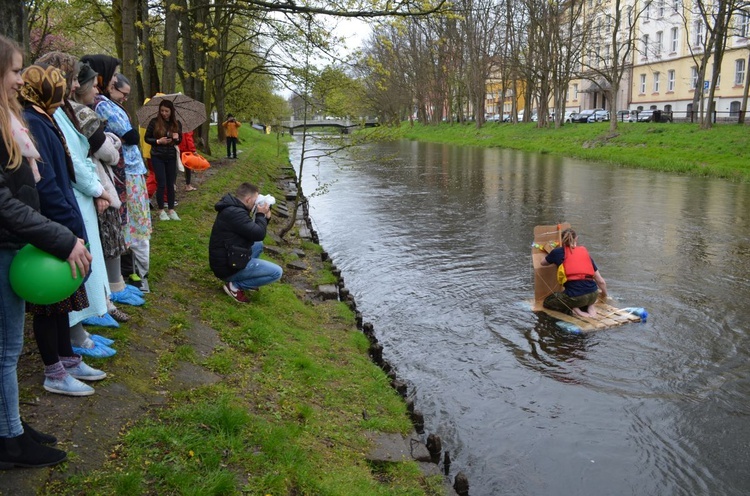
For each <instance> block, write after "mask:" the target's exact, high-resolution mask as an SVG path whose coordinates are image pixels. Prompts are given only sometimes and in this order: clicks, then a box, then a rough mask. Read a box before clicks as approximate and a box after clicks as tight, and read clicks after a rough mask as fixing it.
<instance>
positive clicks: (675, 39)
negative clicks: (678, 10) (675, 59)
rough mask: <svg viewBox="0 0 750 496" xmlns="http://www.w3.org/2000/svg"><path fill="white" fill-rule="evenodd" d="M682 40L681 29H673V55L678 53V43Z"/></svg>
mask: <svg viewBox="0 0 750 496" xmlns="http://www.w3.org/2000/svg"><path fill="white" fill-rule="evenodd" d="M679 39H680V28H672V53H677V43H678V40H679Z"/></svg>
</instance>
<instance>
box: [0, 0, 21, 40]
mask: <svg viewBox="0 0 750 496" xmlns="http://www.w3.org/2000/svg"><path fill="white" fill-rule="evenodd" d="M24 17H25V15H24V8H23V0H3V1H2V2H0V33H2V34H3V35H5V36H7V37H8V38H10V39H12V40H16V41H17V42H18V44H19V45H21V46H24V31H25V29H24V26H25V24H26V22H25V19H24Z"/></svg>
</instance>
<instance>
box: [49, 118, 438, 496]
mask: <svg viewBox="0 0 750 496" xmlns="http://www.w3.org/2000/svg"><path fill="white" fill-rule="evenodd" d="M244 131H245V132H244V133H243V134H242V135H241V139H242V145H241V149H242V150H243V152H244V154H243V155H244V158H241V159H240V160H239V161H237V162H233V163H232V164H231V165H229V166H227V167H224V168H223V169H221V170H217V172H216V174H214V176H213V177H212V178H211V179H210V180H208V181H206V182H203V183H202V184H201V185H200V188H199V191H197V192H194V193H191V195H195V196H192V198H193V200H195V201H190V202H185V203H184V204H183V205H180V207H179V209H180V215H181V216H182V219H183V220H182V221H181V222H179V223H177V222H173V223H162V224H159V223H157V225H156V226H155V230H154V235H153V238H152V267H151V280H152V281H153V285H154V287H155V288H158V290H157V292H156V294H155V295H152V297H150V300H151V301H150V302H149V303H150V304H151V306H155V305H159V306H160V307H161V308H159V312H160V314H162V315H164V316H165V333H166V334H168V336H169V338H170V343H171V345H170V346H169V347H168V348H167V349H165V350H161V351H160V352H159V369H158V370H159V372H158V374H157V376H156V377H154V378H153V381H152V383H151V387H152V388H153V389H162V388H164V387H165V386H166V387H168V385H169V380H170V375H171V374H173V373H174V371H175V367H177V366H178V364H179V363H180V362H186V363H192V364H193V365H198V366H203V367H205V368H207V369H209V370H211V371H212V372H213V373H214V374H217V375H218V376H219V377H220V378H221V380H220V381H219V382H216V383H213V384H206V385H202V386H199V387H197V388H195V389H189V390H187V391H178V392H172V393H171V394H170V398H169V401H168V405H167V406H166V407H165V408H162V409H159V410H158V411H151V412H148V414H147V415H146V416H144V417H143V418H142V419H138V420H135V421H134V422H133V425H132V426H130V427H129V428H127V429H126V430H125V431H124V432H123V433H122V436H121V439H120V440H119V443H118V444H117V446H116V447H115V449H114V450H113V452H112V454H111V456H110V460H109V461H107V462H106V464H105V465H104V467H103V468H102V469H100V470H96V471H93V472H90V473H85V474H82V475H77V476H74V477H72V478H71V479H69V480H67V481H65V483H52V484H50V485H48V486H47V488H46V490H45V493H47V494H82V493H86V494H118V495H119V494H123V495H124V494H128V495H131V494H195V495H206V494H251V495H255V494H258V495H269V494H272V495H277V494H279V495H281V494H316V495H328V494H330V495H338V494H341V495H344V494H347V495H351V494H362V495H422V494H429V495H432V494H434V495H437V494H442V489H441V484H442V480H441V478H439V477H433V478H427V479H426V478H424V477H422V475H421V474H420V472H419V470H418V467H417V465H416V464H415V463H404V464H397V465H393V466H388V467H372V466H370V465H368V463H367V462H366V461H365V458H364V456H363V455H364V453H365V452H366V451H367V449H368V441H367V439H366V437H365V433H366V432H368V431H387V432H401V433H406V432H409V431H410V430H411V425H410V423H409V421H408V418H407V415H406V407H405V404H404V402H403V400H402V399H401V398H400V397H399V396H398V395H397V394H396V392H395V391H394V390H393V389H392V388H391V387H390V385H389V381H388V378H387V376H386V375H385V374H384V373H383V372H382V370H380V369H379V368H378V367H377V366H375V365H374V364H373V363H372V362H371V361H370V360H369V358H368V356H367V349H368V345H369V343H368V341H367V339H366V338H365V336H364V335H363V334H362V333H361V332H358V331H357V329H356V326H355V322H354V315H353V314H352V312H351V310H349V308H348V307H346V305H344V304H342V303H340V302H325V303H323V304H315V305H313V304H310V303H306V302H305V301H303V299H302V298H301V297H300V296H301V294H300V293H299V291H300V290H299V289H298V288H294V287H293V286H292V285H290V284H286V283H283V282H282V283H277V284H274V285H271V286H267V287H264V288H262V290H261V291H260V292H258V293H255V294H253V295H252V303H251V304H249V305H239V304H237V303H236V302H234V301H232V300H230V299H229V298H228V297H227V296H226V295H225V294H224V293H223V292H222V291H221V290H220V284H219V283H218V280H217V279H216V278H215V277H214V276H213V274H211V272H210V269H209V268H208V260H207V247H206V244H207V239H208V233H209V232H210V228H211V224H212V222H213V219H214V216H215V213H214V211H213V204H214V202H215V201H216V200H218V198H220V197H221V195H222V194H224V193H225V192H227V191H231V190H232V189H233V188H234V186H235V185H236V184H238V183H239V182H242V181H245V180H247V181H250V182H254V183H256V184H259V185H260V186H261V187H262V191H264V192H266V193H268V192H270V193H272V194H277V195H278V194H279V193H280V192H279V191H278V190H276V186H275V178H276V177H277V176H278V175H279V169H280V168H281V167H284V166H287V165H288V158H287V155H286V149H283V150H282V151H281V153H279V149H278V146H277V145H278V143H277V140H276V137H274V136H264V135H261V134H259V133H257V132H255V131H253V130H249V129H248V130H244ZM243 155H241V157H243ZM274 222H276V223H281V222H282V220H280V219H276V220H275V221H274ZM267 239H268V238H267ZM304 247H305V249H307V250H311V249H314V250H317V251H320V248H319V247H317V245H313V246H311V244H310V243H306V244H305V246H304ZM310 256H314V254H310ZM282 263H283V262H282ZM328 268H329V266H327V267H326V269H324V270H323V271H322V272H323V273H311V274H309V275H308V277H309V278H310V281H311V284H314V283H315V281H317V280H329V279H330V277H331V275H330V271H328ZM175 274H181V275H182V277H181V278H179V279H177V278H175V277H174V276H175ZM153 296H156V298H153ZM143 311H144V312H148V311H149V310H148V309H145V310H143ZM203 325H205V326H209V327H210V328H213V329H215V330H216V331H217V332H218V333H219V335H220V337H221V341H222V343H221V345H220V346H219V347H218V348H217V349H215V350H214V352H213V353H212V354H211V355H210V356H209V357H208V358H206V359H205V360H201V359H200V358H198V356H197V354H196V353H195V350H194V349H192V347H191V346H190V345H189V344H187V342H186V339H185V336H186V334H187V333H190V332H191V331H193V330H195V327H196V326H203ZM123 355H127V351H125V353H124V354H123ZM363 412H367V415H363Z"/></svg>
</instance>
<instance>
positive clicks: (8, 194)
mask: <svg viewBox="0 0 750 496" xmlns="http://www.w3.org/2000/svg"><path fill="white" fill-rule="evenodd" d="M9 159H10V157H9V156H8V150H7V149H6V148H5V145H4V144H3V141H2V140H0V249H5V250H17V249H19V248H21V247H23V246H24V245H25V244H26V243H31V244H32V245H34V246H36V247H37V248H39V249H40V250H44V251H46V252H47V253H51V254H52V255H54V256H56V257H57V258H59V259H61V260H65V259H66V258H68V255H70V252H71V251H72V250H73V247H74V246H75V244H76V243H77V242H78V238H77V237H76V236H75V235H74V234H73V233H72V232H71V231H70V229H68V228H66V227H64V226H62V225H60V224H58V223H57V222H52V221H51V220H49V219H48V218H46V217H44V216H43V215H42V214H40V213H39V212H37V210H38V209H39V194H38V193H37V190H36V188H35V187H34V175H33V174H32V172H31V167H29V164H28V163H26V161H25V160H24V163H22V164H21V165H20V166H19V167H17V168H16V169H13V170H12V171H7V170H6V169H5V167H6V166H7V165H8V161H9Z"/></svg>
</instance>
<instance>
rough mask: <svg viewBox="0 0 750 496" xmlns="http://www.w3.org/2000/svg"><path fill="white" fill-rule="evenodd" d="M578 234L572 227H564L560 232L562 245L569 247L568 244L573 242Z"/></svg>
mask: <svg viewBox="0 0 750 496" xmlns="http://www.w3.org/2000/svg"><path fill="white" fill-rule="evenodd" d="M577 237H578V235H577V234H576V232H575V231H574V230H573V229H570V228H568V229H566V230H564V231H563V232H562V245H563V246H567V247H568V248H570V246H571V245H572V244H573V242H574V241H575V240H576V238H577Z"/></svg>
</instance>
